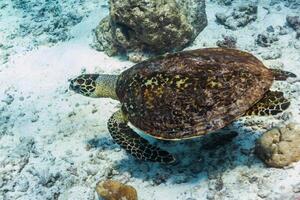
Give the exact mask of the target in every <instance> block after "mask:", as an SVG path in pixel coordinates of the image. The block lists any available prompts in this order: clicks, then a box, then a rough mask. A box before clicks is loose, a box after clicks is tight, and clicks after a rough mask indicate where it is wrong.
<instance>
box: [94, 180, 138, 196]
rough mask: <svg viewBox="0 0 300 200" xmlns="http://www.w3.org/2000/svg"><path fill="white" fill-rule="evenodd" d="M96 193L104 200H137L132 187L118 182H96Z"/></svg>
mask: <svg viewBox="0 0 300 200" xmlns="http://www.w3.org/2000/svg"><path fill="white" fill-rule="evenodd" d="M96 192H97V193H98V195H99V197H101V198H103V199H104V200H121V199H122V200H137V199H138V198H137V192H136V190H135V189H134V188H133V187H132V186H128V185H124V184H122V183H120V182H118V181H114V180H106V181H103V182H98V183H97V186H96Z"/></svg>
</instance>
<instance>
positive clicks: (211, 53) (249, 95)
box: [116, 48, 274, 140]
mask: <svg viewBox="0 0 300 200" xmlns="http://www.w3.org/2000/svg"><path fill="white" fill-rule="evenodd" d="M273 79H274V77H273V74H272V72H271V71H270V70H269V69H267V68H266V67H265V66H264V65H263V64H262V62H260V61H259V60H258V59H257V58H256V57H254V56H253V55H251V54H249V53H246V52H242V51H239V50H233V49H222V48H209V49H199V50H192V51H185V52H179V53H175V54H169V55H165V56H161V57H158V58H155V59H151V60H147V61H145V62H141V63H139V64H137V65H135V66H133V67H131V68H130V69H128V70H126V71H124V72H123V73H122V74H121V75H120V77H119V79H118V82H117V88H116V93H117V96H118V98H119V100H120V102H122V111H123V112H124V113H125V114H126V115H127V117H128V119H129V121H130V122H131V123H132V124H133V125H134V126H136V127H138V128H140V129H141V130H143V131H145V132H146V133H149V134H151V135H152V136H154V137H157V138H161V139H170V140H171V139H182V138H191V137H195V136H199V135H203V134H205V133H207V132H210V131H213V130H217V129H220V128H222V127H224V126H226V125H227V124H229V123H230V122H232V121H233V120H234V119H236V118H237V117H239V116H241V115H243V114H245V113H246V111H247V110H248V109H249V108H250V107H251V106H253V105H254V104H255V103H256V102H257V101H259V100H260V99H261V98H262V97H263V95H264V93H266V92H267V91H268V90H269V88H270V86H271V84H272V82H273Z"/></svg>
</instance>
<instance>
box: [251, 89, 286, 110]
mask: <svg viewBox="0 0 300 200" xmlns="http://www.w3.org/2000/svg"><path fill="white" fill-rule="evenodd" d="M289 106H290V102H289V101H288V100H287V99H286V98H285V97H284V96H283V92H279V91H268V92H266V93H265V96H264V97H263V98H262V99H261V100H260V101H258V102H257V103H256V104H255V105H253V106H252V107H251V108H250V109H249V110H248V111H247V112H246V113H245V115H259V116H267V115H277V114H278V113H281V112H283V111H284V110H286V109H287V108H288V107H289Z"/></svg>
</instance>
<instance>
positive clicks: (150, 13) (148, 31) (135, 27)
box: [95, 0, 207, 56]
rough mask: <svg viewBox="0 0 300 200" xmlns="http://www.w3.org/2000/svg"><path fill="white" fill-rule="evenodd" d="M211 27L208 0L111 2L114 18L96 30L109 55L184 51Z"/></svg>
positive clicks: (108, 17)
mask: <svg viewBox="0 0 300 200" xmlns="http://www.w3.org/2000/svg"><path fill="white" fill-rule="evenodd" d="M206 25H207V18H206V13H205V1H204V0H161V1H156V0H147V1H145V0H139V1H133V0H130V1H129V0H124V1H116V0H110V14H109V16H107V17H106V18H104V19H103V20H102V21H101V22H100V24H99V25H98V26H97V28H96V30H95V39H96V43H97V44H95V46H96V48H97V49H98V50H102V51H105V52H106V53H107V54H108V55H110V56H112V55H116V54H118V53H130V52H149V53H152V54H160V53H165V52H168V51H174V50H175V51H176V50H181V49H183V48H184V47H186V46H187V45H188V44H189V43H190V42H192V41H193V40H194V39H195V38H196V37H197V35H198V34H199V33H200V32H201V31H202V30H203V29H204V28H205V26H206Z"/></svg>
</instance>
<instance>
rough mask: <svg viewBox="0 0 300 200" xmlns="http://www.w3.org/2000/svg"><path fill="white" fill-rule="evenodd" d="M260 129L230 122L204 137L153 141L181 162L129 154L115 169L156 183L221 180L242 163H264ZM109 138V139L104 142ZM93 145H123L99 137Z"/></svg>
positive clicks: (98, 146)
mask: <svg viewBox="0 0 300 200" xmlns="http://www.w3.org/2000/svg"><path fill="white" fill-rule="evenodd" d="M258 136H259V134H257V133H256V132H253V131H250V130H246V129H243V128H241V127H235V126H234V125H230V126H228V127H226V128H225V129H223V130H220V131H218V132H215V133H211V134H208V135H205V136H203V137H200V138H195V139H190V140H182V141H177V142H174V141H157V140H154V139H150V140H149V138H148V137H147V139H148V140H149V141H150V142H151V143H153V142H154V143H155V145H158V146H160V147H161V148H163V149H165V150H168V151H169V152H171V153H172V154H173V155H174V156H175V157H176V159H177V162H176V163H174V164H170V165H165V164H160V163H153V162H145V161H139V160H136V159H134V158H133V157H132V156H130V155H129V154H128V157H127V158H125V159H122V160H118V161H116V162H115V164H114V169H115V170H117V171H118V172H119V173H120V174H122V173H123V172H127V173H130V174H131V176H133V177H134V178H137V179H141V180H143V181H150V182H151V183H153V184H155V185H159V184H161V183H165V182H169V181H170V182H171V183H175V184H176V183H177V184H180V183H187V182H189V183H192V182H194V183H200V182H201V180H203V179H207V178H210V179H217V178H218V177H219V176H220V175H221V174H222V173H223V172H226V171H229V170H232V169H234V168H236V167H239V166H247V167H251V166H254V165H258V164H261V162H260V161H259V160H258V159H257V158H256V156H255V155H254V146H255V140H256V139H257V137H258ZM104 140H105V141H104ZM88 143H89V144H91V146H92V147H93V148H102V149H103V150H108V149H111V150H113V149H115V148H119V146H118V145H116V144H112V143H113V141H112V139H111V141H109V140H107V139H104V138H99V139H93V140H90V141H88Z"/></svg>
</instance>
